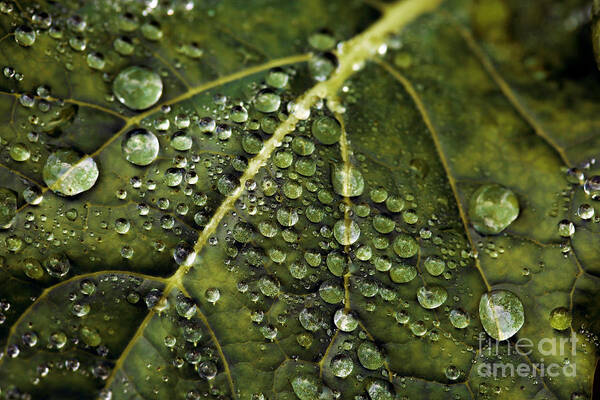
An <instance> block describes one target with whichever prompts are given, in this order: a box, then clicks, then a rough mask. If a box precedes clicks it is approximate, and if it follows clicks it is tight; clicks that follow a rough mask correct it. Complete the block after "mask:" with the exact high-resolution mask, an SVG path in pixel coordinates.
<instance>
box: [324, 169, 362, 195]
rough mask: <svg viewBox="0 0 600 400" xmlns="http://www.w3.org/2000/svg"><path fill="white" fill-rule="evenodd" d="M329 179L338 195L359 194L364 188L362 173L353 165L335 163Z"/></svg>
mask: <svg viewBox="0 0 600 400" xmlns="http://www.w3.org/2000/svg"><path fill="white" fill-rule="evenodd" d="M331 181H332V183H333V189H334V191H335V192H336V193H337V194H339V195H340V196H344V197H356V196H360V195H361V194H362V192H363V191H364V189H365V181H364V179H363V176H362V173H361V172H360V171H359V170H358V169H356V168H353V167H351V166H350V167H349V166H346V165H335V166H334V167H333V170H332V172H331Z"/></svg>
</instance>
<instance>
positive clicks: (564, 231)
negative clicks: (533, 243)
mask: <svg viewBox="0 0 600 400" xmlns="http://www.w3.org/2000/svg"><path fill="white" fill-rule="evenodd" d="M558 234H559V235H560V236H562V237H571V236H573V235H574V234H575V224H574V223H572V222H571V221H569V220H568V219H563V220H562V221H560V222H559V223H558Z"/></svg>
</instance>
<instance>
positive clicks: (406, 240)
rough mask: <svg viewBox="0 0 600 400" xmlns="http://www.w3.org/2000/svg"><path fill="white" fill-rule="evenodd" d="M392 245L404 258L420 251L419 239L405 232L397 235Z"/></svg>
mask: <svg viewBox="0 0 600 400" xmlns="http://www.w3.org/2000/svg"><path fill="white" fill-rule="evenodd" d="M392 246H393V248H394V252H395V253H396V254H398V255H399V256H400V257H402V258H410V257H413V256H414V255H415V254H417V252H418V251H419V245H418V244H417V241H416V240H415V239H414V238H412V237H411V236H408V235H407V234H404V233H402V234H400V235H398V236H397V237H396V239H395V240H394V244H393V245H392Z"/></svg>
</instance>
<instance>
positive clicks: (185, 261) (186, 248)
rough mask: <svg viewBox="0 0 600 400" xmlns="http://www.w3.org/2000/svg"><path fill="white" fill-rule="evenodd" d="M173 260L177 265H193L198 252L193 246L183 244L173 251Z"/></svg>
mask: <svg viewBox="0 0 600 400" xmlns="http://www.w3.org/2000/svg"><path fill="white" fill-rule="evenodd" d="M173 258H174V259H175V262H176V263H177V265H192V264H193V263H194V260H195V259H196V252H195V251H194V248H193V247H192V246H190V245H189V244H187V243H185V242H182V243H179V244H178V245H177V246H176V247H175V249H174V250H173Z"/></svg>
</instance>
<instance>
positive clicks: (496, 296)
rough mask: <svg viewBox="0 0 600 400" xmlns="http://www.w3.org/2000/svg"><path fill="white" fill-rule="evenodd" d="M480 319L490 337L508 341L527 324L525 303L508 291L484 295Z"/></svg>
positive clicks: (480, 302)
mask: <svg viewBox="0 0 600 400" xmlns="http://www.w3.org/2000/svg"><path fill="white" fill-rule="evenodd" d="M479 318H480V319H481V324H482V325H483V328H484V329H485V331H486V332H487V333H488V335H490V336H491V337H493V338H494V339H496V340H506V339H508V338H510V337H512V336H513V335H514V334H516V333H517V332H518V331H519V329H521V327H522V326H523V323H524V322H525V313H524V311H523V303H521V300H519V298H518V297H517V296H516V295H515V294H513V293H512V292H509V291H508V290H503V289H499V290H493V291H492V292H490V293H484V294H483V295H482V296H481V300H480V301H479Z"/></svg>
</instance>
